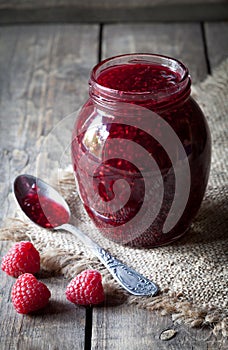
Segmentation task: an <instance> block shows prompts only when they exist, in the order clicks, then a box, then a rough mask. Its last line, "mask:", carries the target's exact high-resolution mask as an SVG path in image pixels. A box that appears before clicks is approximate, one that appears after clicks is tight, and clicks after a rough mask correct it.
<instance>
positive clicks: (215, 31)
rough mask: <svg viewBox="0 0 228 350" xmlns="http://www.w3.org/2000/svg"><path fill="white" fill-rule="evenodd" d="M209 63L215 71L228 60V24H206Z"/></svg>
mask: <svg viewBox="0 0 228 350" xmlns="http://www.w3.org/2000/svg"><path fill="white" fill-rule="evenodd" d="M205 33H206V40H207V50H208V55H209V62H210V65H211V68H212V71H213V69H214V68H215V67H216V66H218V65H219V64H220V63H221V62H222V61H223V60H224V59H226V58H228V22H215V23H205Z"/></svg>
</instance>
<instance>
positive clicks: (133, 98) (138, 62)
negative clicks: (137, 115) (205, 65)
mask: <svg viewBox="0 0 228 350" xmlns="http://www.w3.org/2000/svg"><path fill="white" fill-rule="evenodd" d="M118 67H122V68H121V69H124V68H126V67H127V69H129V68H130V69H131V72H134V69H135V68H136V67H155V68H156V69H157V70H158V72H164V70H167V71H168V72H171V74H172V77H173V81H170V77H169V76H168V75H167V76H166V75H164V73H163V75H164V76H162V84H160V85H159V84H157V83H156V80H155V85H154V86H150V87H149V88H148V90H147V89H145V88H144V89H143V91H142V89H137V87H136V89H134V91H133V90H132V91H131V89H129V88H128V89H123V85H124V82H123V84H122V86H121V89H120V88H119V86H118V84H116V85H115V81H113V82H112V86H111V87H110V86H109V85H107V84H103V82H102V81H100V77H101V75H102V74H103V75H104V74H105V72H108V71H109V72H111V70H112V69H113V68H114V69H116V68H118ZM137 69H138V68H137ZM148 74H149V73H148ZM135 77H136V79H138V78H137V71H135ZM122 79H124V77H122ZM142 79H143V78H142ZM146 79H148V78H146ZM120 80H121V77H120ZM157 80H158V79H157ZM109 83H110V81H109ZM142 83H143V81H142ZM113 85H114V86H113ZM131 86H132V85H131ZM190 89H191V79H190V76H189V72H188V69H187V67H185V66H184V65H183V63H181V62H180V61H178V60H176V59H173V58H170V57H166V56H161V55H154V54H127V55H120V56H115V57H112V58H109V59H106V60H104V61H102V62H100V63H99V64H97V65H96V66H95V67H94V68H93V70H92V73H91V76H90V80H89V94H90V97H91V98H92V99H93V101H94V102H95V103H97V104H99V105H101V106H103V107H106V108H111V109H112V108H113V107H114V105H115V103H116V102H118V103H119V102H125V103H133V104H137V105H141V106H143V107H146V108H149V109H154V110H158V109H167V108H171V107H173V106H175V105H179V104H180V103H183V102H184V101H185V100H186V99H187V98H188V97H189V95H190Z"/></svg>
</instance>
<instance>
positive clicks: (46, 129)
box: [0, 25, 99, 218]
mask: <svg viewBox="0 0 228 350" xmlns="http://www.w3.org/2000/svg"><path fill="white" fill-rule="evenodd" d="M98 32H99V30H98V26H97V25H61V26H59V25H43V26H36V25H35V26H19V27H16V26H12V27H10V26H9V27H2V28H1V38H0V77H1V90H0V94H1V96H0V101H1V108H0V123H1V125H0V162H1V166H0V175H1V177H0V218H1V217H5V216H9V215H12V213H13V211H14V210H15V205H14V201H13V200H12V198H11V197H9V196H8V194H9V192H11V183H12V180H13V179H14V178H15V176H17V175H18V174H19V173H21V172H26V171H27V172H31V173H35V171H36V165H37V157H38V155H39V153H40V151H41V148H42V140H43V139H44V137H45V136H46V135H47V134H48V133H50V132H51V131H52V130H53V128H54V127H55V126H56V125H57V123H58V122H60V121H61V120H63V119H64V117H66V116H67V115H68V114H69V113H72V112H73V111H75V110H77V109H78V108H79V107H80V106H81V104H82V103H83V102H84V101H85V99H86V98H87V97H86V96H87V90H88V84H87V81H88V77H89V71H90V69H91V67H92V66H93V65H94V64H95V63H96V62H97V50H98V36H99V35H98ZM71 131H72V130H71V128H69V129H67V128H63V129H62V134H63V135H62V137H63V138H65V140H69V144H70V140H71ZM60 136H61V135H60ZM52 138H53V146H52V147H53V149H54V150H55V152H56V154H55V157H53V159H51V158H50V156H49V154H48V152H47V154H46V158H45V157H43V159H41V161H40V163H39V168H40V169H39V174H40V173H41V170H42V169H43V171H44V175H46V176H48V177H50V169H53V173H54V169H56V171H57V166H58V163H57V162H56V160H58V157H59V158H60V157H61V155H62V154H63V152H64V150H65V145H63V144H62V143H61V140H60V139H57V138H56V136H55V133H52ZM47 151H48V150H47ZM45 169H46V170H45ZM45 172H46V174H45Z"/></svg>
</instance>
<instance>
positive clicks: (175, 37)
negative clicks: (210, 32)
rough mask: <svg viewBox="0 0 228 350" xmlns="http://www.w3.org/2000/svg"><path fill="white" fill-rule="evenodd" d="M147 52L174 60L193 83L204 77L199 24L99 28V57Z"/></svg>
mask: <svg viewBox="0 0 228 350" xmlns="http://www.w3.org/2000/svg"><path fill="white" fill-rule="evenodd" d="M130 52H150V53H159V54H163V55H168V56H172V57H176V58H178V59H180V60H182V61H183V62H184V63H185V64H186V65H187V66H188V68H189V70H190V73H191V76H192V80H193V83H196V82H197V81H200V80H203V79H204V78H205V77H206V75H207V67H206V59H205V55H204V45H203V37H202V31H201V26H200V24H196V23H153V24H116V25H114V24H113V25H111V24H110V25H105V26H104V28H103V46H102V57H108V56H114V55H118V54H122V53H130Z"/></svg>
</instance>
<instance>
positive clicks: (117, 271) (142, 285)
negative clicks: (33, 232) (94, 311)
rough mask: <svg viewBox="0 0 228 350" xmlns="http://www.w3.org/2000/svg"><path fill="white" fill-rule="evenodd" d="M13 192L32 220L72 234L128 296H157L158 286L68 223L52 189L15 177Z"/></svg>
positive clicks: (63, 204)
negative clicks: (93, 255) (103, 266)
mask: <svg viewBox="0 0 228 350" xmlns="http://www.w3.org/2000/svg"><path fill="white" fill-rule="evenodd" d="M13 189H14V194H15V197H16V199H17V202H18V203H19V205H20V207H21V209H22V210H23V212H24V213H25V214H26V215H27V216H28V217H29V219H30V220H32V221H33V222H34V223H36V224H37V225H39V226H41V227H43V228H47V229H53V230H58V229H61V230H65V231H68V232H70V233H72V234H73V235H74V236H75V237H77V238H78V239H79V240H80V241H81V242H83V243H84V244H85V245H86V247H88V248H89V249H90V250H91V251H92V252H93V253H94V254H95V255H96V256H97V257H98V258H99V260H100V261H101V262H102V263H103V264H104V265H105V266H106V268H107V269H108V270H109V272H110V273H111V274H112V276H113V277H114V278H115V279H116V281H117V282H118V283H119V284H120V285H121V286H122V287H123V288H124V289H125V290H127V291H128V292H129V293H131V294H133V295H138V296H145V295H147V296H148V295H151V296H153V295H156V294H157V292H158V287H157V286H156V285H155V284H154V283H153V282H152V281H150V280H149V279H148V278H146V277H144V276H143V275H141V274H140V273H138V272H137V271H135V270H134V269H132V268H130V267H128V266H127V265H125V264H123V263H122V262H121V261H120V260H118V259H116V258H114V257H113V256H112V255H111V254H110V253H109V252H108V251H106V250H104V249H103V248H102V247H100V246H99V245H98V244H97V243H95V242H94V241H93V240H92V239H91V238H89V237H88V236H87V235H85V234H84V233H83V232H82V231H80V230H79V229H78V228H77V227H75V226H73V225H71V224H69V220H70V209H69V206H68V204H67V203H66V201H65V200H64V199H63V197H62V196H61V195H60V194H59V193H58V192H57V191H56V190H55V189H54V188H53V187H51V186H50V185H48V184H47V183H46V182H44V181H42V180H41V179H39V178H36V177H35V176H32V175H27V174H22V175H19V176H18V177H16V179H15V181H14V187H13Z"/></svg>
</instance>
